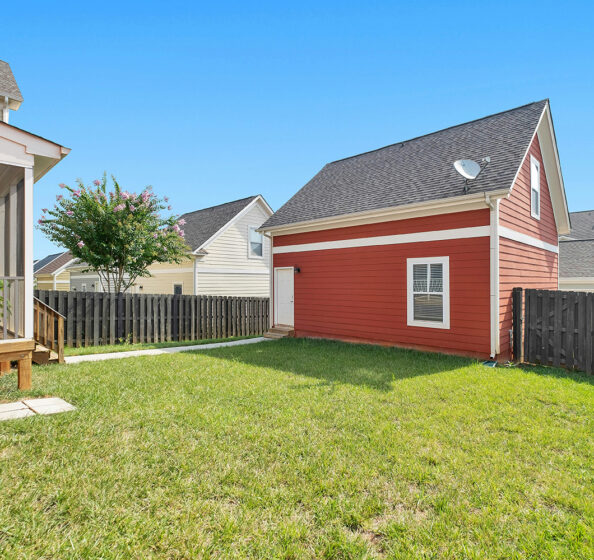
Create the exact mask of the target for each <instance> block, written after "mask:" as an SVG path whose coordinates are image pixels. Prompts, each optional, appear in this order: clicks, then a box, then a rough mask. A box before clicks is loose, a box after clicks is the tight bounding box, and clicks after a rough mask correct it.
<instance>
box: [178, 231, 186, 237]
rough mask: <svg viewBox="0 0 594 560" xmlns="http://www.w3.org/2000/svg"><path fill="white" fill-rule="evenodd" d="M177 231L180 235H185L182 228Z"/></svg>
mask: <svg viewBox="0 0 594 560" xmlns="http://www.w3.org/2000/svg"><path fill="white" fill-rule="evenodd" d="M178 233H179V236H180V237H184V236H185V235H186V232H185V231H184V230H183V229H180V230H179V231H178Z"/></svg>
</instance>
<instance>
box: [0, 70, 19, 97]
mask: <svg viewBox="0 0 594 560" xmlns="http://www.w3.org/2000/svg"><path fill="white" fill-rule="evenodd" d="M0 95H6V96H8V97H9V98H10V99H14V100H15V101H23V96H22V95H21V90H20V89H19V86H18V85H17V83H16V80H15V79H14V75H13V74H12V70H11V69H10V64H8V62H4V61H3V60H0Z"/></svg>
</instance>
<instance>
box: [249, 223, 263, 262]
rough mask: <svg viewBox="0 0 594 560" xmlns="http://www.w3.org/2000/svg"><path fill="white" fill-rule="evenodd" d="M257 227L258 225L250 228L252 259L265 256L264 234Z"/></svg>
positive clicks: (250, 254)
mask: <svg viewBox="0 0 594 560" xmlns="http://www.w3.org/2000/svg"><path fill="white" fill-rule="evenodd" d="M257 229H258V227H257V226H250V227H249V228H248V257H249V258H251V259H253V258H262V257H263V256H264V236H263V235H262V234H261V233H259V232H258V231H256V230H257Z"/></svg>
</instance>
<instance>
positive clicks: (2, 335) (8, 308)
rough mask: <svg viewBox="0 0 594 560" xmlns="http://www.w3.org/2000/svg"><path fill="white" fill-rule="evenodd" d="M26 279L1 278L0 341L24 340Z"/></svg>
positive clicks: (17, 277)
mask: <svg viewBox="0 0 594 560" xmlns="http://www.w3.org/2000/svg"><path fill="white" fill-rule="evenodd" d="M24 295H25V278H24V277H23V276H0V340H8V339H14V338H23V337H24V336H25V331H24V328H25V322H24Z"/></svg>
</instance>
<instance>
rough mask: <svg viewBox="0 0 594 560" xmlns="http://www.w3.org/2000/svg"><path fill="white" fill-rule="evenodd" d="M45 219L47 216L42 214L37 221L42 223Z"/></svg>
mask: <svg viewBox="0 0 594 560" xmlns="http://www.w3.org/2000/svg"><path fill="white" fill-rule="evenodd" d="M44 219H45V216H42V217H41V218H39V220H37V223H38V224H39V225H41V224H42V223H43V221H44Z"/></svg>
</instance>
